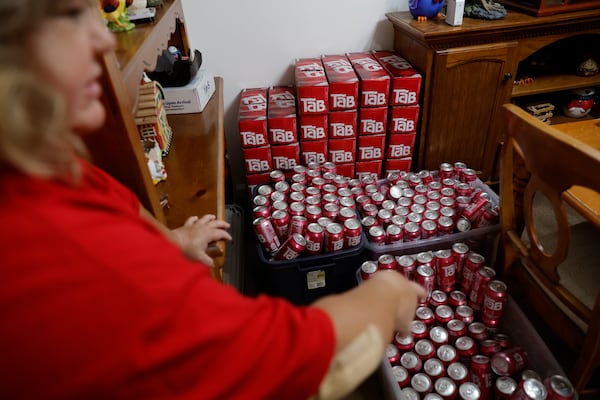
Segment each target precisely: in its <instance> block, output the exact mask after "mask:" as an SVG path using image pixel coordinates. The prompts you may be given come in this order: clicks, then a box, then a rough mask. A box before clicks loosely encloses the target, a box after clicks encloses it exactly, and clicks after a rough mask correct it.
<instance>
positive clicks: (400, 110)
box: [388, 104, 421, 134]
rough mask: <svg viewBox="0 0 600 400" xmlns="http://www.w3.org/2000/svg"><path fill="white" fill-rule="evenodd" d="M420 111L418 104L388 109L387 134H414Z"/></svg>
mask: <svg viewBox="0 0 600 400" xmlns="http://www.w3.org/2000/svg"><path fill="white" fill-rule="evenodd" d="M420 110H421V107H420V106H419V105H418V104H415V105H412V106H396V107H390V120H389V122H388V133H391V134H393V133H410V132H416V131H417V123H418V122H419V112H420Z"/></svg>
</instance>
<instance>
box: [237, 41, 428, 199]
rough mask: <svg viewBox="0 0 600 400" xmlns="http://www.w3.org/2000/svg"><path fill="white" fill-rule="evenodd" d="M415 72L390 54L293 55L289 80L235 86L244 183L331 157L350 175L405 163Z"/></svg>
mask: <svg viewBox="0 0 600 400" xmlns="http://www.w3.org/2000/svg"><path fill="white" fill-rule="evenodd" d="M421 79H422V77H421V75H420V74H419V73H418V72H417V71H416V70H415V69H414V68H413V67H412V66H411V65H410V64H409V63H408V62H407V61H406V60H404V59H403V58H402V57H400V56H399V55H398V54H396V53H394V52H392V51H371V52H357V53H346V54H339V55H324V56H321V57H315V58H303V59H297V60H296V61H295V65H294V85H291V86H277V87H258V88H248V89H244V90H242V92H241V96H240V106H239V113H238V127H239V135H240V143H241V146H242V152H243V156H244V163H245V167H246V181H247V184H248V186H249V187H250V188H251V187H253V186H254V185H256V184H258V183H262V182H265V181H267V180H268V175H269V173H270V172H271V171H272V170H276V169H278V170H282V171H284V172H285V173H286V175H290V176H291V174H292V170H293V168H294V166H296V165H308V164H309V163H311V162H317V163H319V164H321V163H323V162H325V161H331V162H334V163H335V164H336V165H337V167H338V168H337V169H338V173H340V174H342V175H344V176H348V177H356V178H362V177H365V176H372V177H374V178H376V179H379V178H381V177H383V176H385V175H387V174H388V173H390V172H398V171H409V170H410V168H411V162H412V156H413V153H414V144H415V137H416V133H417V122H418V119H419V113H420V106H419V94H420V90H421ZM290 176H287V177H288V178H289V177H290Z"/></svg>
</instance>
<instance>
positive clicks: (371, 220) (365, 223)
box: [360, 216, 379, 231]
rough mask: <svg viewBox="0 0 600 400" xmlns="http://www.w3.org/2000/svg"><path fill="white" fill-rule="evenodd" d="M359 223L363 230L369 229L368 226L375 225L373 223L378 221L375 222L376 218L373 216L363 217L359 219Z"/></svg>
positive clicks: (376, 223) (375, 223)
mask: <svg viewBox="0 0 600 400" xmlns="http://www.w3.org/2000/svg"><path fill="white" fill-rule="evenodd" d="M360 224H361V225H362V226H363V228H364V229H365V230H367V231H368V230H369V228H370V227H372V226H375V225H379V223H378V222H377V220H376V219H375V218H374V217H368V216H367V217H363V218H362V219H361V220H360Z"/></svg>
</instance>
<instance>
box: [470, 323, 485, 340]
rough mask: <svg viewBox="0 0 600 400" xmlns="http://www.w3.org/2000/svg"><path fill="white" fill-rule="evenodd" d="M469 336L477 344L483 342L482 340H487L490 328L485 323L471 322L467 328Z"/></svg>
mask: <svg viewBox="0 0 600 400" xmlns="http://www.w3.org/2000/svg"><path fill="white" fill-rule="evenodd" d="M467 335H469V336H471V337H472V338H473V339H474V340H476V341H477V342H481V341H482V340H485V339H487V337H488V328H487V326H485V325H484V324H483V322H479V321H476V322H471V323H470V324H469V325H468V326H467Z"/></svg>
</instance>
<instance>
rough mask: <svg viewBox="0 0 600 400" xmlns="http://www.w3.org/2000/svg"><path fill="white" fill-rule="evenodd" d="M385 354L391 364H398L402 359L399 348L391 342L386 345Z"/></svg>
mask: <svg viewBox="0 0 600 400" xmlns="http://www.w3.org/2000/svg"><path fill="white" fill-rule="evenodd" d="M385 356H386V357H387V359H388V361H389V362H390V365H396V364H398V361H400V352H399V351H398V348H397V347H396V346H395V345H393V344H391V343H390V344H388V345H387V346H385Z"/></svg>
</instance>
